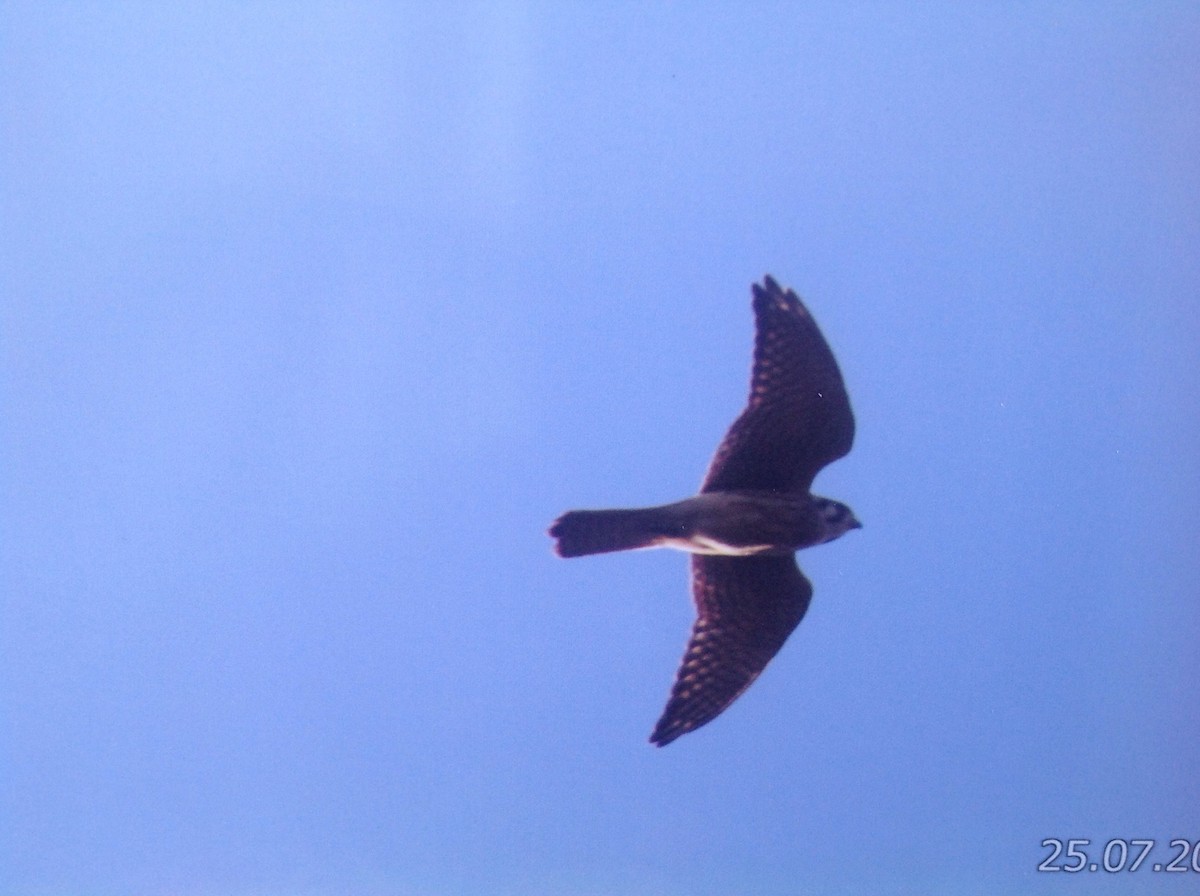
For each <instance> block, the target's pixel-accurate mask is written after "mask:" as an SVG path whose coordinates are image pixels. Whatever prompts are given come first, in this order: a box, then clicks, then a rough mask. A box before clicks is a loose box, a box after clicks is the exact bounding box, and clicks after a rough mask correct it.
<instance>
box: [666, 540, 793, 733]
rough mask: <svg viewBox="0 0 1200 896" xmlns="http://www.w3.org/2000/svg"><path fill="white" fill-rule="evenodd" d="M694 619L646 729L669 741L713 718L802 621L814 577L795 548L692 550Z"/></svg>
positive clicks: (763, 665)
mask: <svg viewBox="0 0 1200 896" xmlns="http://www.w3.org/2000/svg"><path fill="white" fill-rule="evenodd" d="M692 596H693V598H694V599H695V602H696V613H697V618H696V624H695V626H693V628H692V637H691V640H690V641H689V642H688V646H687V651H686V652H685V653H684V656H683V663H682V665H680V667H679V672H678V674H677V675H676V677H675V685H674V687H672V689H671V697H670V699H669V700H668V701H667V707H666V709H664V710H663V714H662V718H660V719H659V720H658V724H657V725H656V726H655V728H654V733H653V734H652V735H651V736H650V741H651V743H655V744H658V746H660V747H662V746H666V745H667V744H669V743H670V742H671V741H673V740H675V738H677V737H679V736H680V735H681V734H687V733H688V732H689V731H693V730H695V729H696V728H699V727H700V726H701V725H704V724H705V723H707V722H711V721H712V720H713V719H715V718H716V717H717V716H719V715H720V714H721V713H722V712H723V711H724V710H725V708H726V707H728V706H729V704H731V703H732V702H733V701H734V700H736V699H737V698H738V696H740V695H741V693H742V692H743V691H744V690H746V688H748V687H750V685H751V683H752V682H753V681H754V679H755V678H757V677H758V674H759V673H760V672H762V670H763V669H764V668H765V667H766V665H767V663H768V662H770V660H771V657H773V656H775V654H776V653H778V652H779V648H780V647H782V646H783V642H784V641H786V640H787V638H788V635H790V634H791V633H792V630H793V629H794V628H795V627H796V626H797V625H799V624H800V620H801V619H803V618H804V613H805V611H806V610H807V609H808V603H809V600H810V599H811V598H812V585H811V584H810V583H809V581H808V579H806V578H805V577H804V575H803V574H802V573H801V572H800V569H799V567H797V566H796V560H795V558H794V557H793V556H792V555H786V556H776V555H764V556H757V557H719V556H709V555H703V554H695V555H693V556H692Z"/></svg>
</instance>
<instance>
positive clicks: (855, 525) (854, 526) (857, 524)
mask: <svg viewBox="0 0 1200 896" xmlns="http://www.w3.org/2000/svg"><path fill="white" fill-rule="evenodd" d="M850 528H851V529H861V528H862V523H860V522H859V521H858V517H855V518H854V521H853V522H852V523H851V524H850Z"/></svg>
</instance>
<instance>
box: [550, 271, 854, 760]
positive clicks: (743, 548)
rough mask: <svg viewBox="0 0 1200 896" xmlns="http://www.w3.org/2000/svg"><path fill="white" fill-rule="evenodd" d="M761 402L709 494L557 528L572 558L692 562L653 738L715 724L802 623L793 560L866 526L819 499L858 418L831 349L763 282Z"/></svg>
mask: <svg viewBox="0 0 1200 896" xmlns="http://www.w3.org/2000/svg"><path fill="white" fill-rule="evenodd" d="M753 293H754V312H755V320H756V332H755V351H754V367H753V371H752V374H751V383H750V401H749V404H748V405H747V407H746V409H745V410H744V411H743V412H742V414H741V416H739V417H738V419H737V420H736V421H735V422H734V424H733V426H732V427H730V429H729V432H728V433H727V434H726V436H725V438H724V440H723V441H722V442H721V445H720V446H719V447H718V448H717V452H716V455H715V456H714V457H713V460H712V463H711V464H710V466H709V470H708V473H707V475H706V476H705V478H704V483H703V484H702V485H701V488H700V494H699V495H696V496H695V497H692V498H687V499H684V500H682V501H677V502H675V503H673V504H664V505H661V506H658V507H644V508H636V509H629V510H573V511H570V512H568V513H565V514H563V515H562V516H561V517H559V518H558V519H557V520H556V521H555V522H554V525H553V526H551V528H550V534H551V535H552V536H553V537H554V538H556V539H557V544H556V550H557V552H558V554H559V555H560V556H562V557H578V556H582V555H585V554H599V553H606V552H609V551H624V550H634V549H638V548H651V547H670V548H677V549H679V550H684V551H687V552H689V553H691V554H692V555H693V556H692V596H693V599H694V601H695V603H696V610H697V618H696V624H695V626H694V627H693V629H692V637H691V640H690V642H689V644H688V648H687V651H686V653H685V654H684V658H683V663H682V665H681V666H680V669H679V673H678V675H677V676H676V679H675V685H674V687H673V688H672V691H671V697H670V699H669V700H668V702H667V707H666V709H665V710H664V712H663V715H662V718H660V719H659V722H658V725H657V726H656V727H655V730H654V733H653V734H652V735H651V738H650V739H651V741H652V742H654V743H656V744H658V745H659V746H664V745H666V744H668V743H670V742H671V741H672V740H674V739H675V738H677V737H679V736H680V735H681V734H686V733H687V732H688V731H692V730H694V729H696V728H698V727H700V726H701V725H703V724H705V723H706V722H709V721H711V720H712V719H714V718H716V716H718V715H719V714H720V713H721V712H722V711H723V710H724V709H725V708H726V707H727V706H729V704H730V703H732V702H733V701H734V700H735V699H737V697H738V696H739V695H740V694H741V693H742V692H743V691H744V690H745V689H746V688H747V687H749V686H750V684H751V683H752V682H753V681H754V679H755V678H756V677H757V676H758V674H759V673H760V672H761V671H762V670H763V668H764V667H765V666H766V665H767V663H768V662H769V661H770V660H771V658H772V657H773V656H774V655H775V654H776V653H777V652H778V650H779V648H780V647H782V646H783V642H784V641H785V640H786V639H787V637H788V635H789V634H791V632H792V630H793V629H794V628H795V627H796V626H797V625H798V624H799V622H800V620H801V618H803V616H804V613H805V612H806V610H807V609H808V603H809V600H810V599H811V597H812V585H811V584H810V583H809V581H808V580H807V579H806V578H805V577H804V575H803V574H802V573H801V572H800V570H799V568H798V567H797V566H796V562H795V559H794V557H793V554H794V552H795V551H797V550H799V549H801V548H806V547H811V546H813V545H816V544H823V543H825V542H827V541H832V540H833V539H835V538H838V537H839V536H841V535H842V534H844V533H845V532H847V531H849V530H850V529H855V528H859V526H860V524H859V522H858V520H857V519H855V517H854V514H853V513H852V512H851V511H850V509H849V508H848V507H846V505H844V504H841V503H839V502H837V501H831V500H829V499H828V498H820V497H817V496H814V495H812V494H811V493H810V491H809V489H810V488H811V485H812V481H813V478H814V477H815V476H816V474H817V472H818V471H819V470H820V469H821V468H822V467H824V466H825V465H826V464H828V463H830V462H832V461H834V460H836V459H837V458H839V457H842V456H843V455H845V454H846V453H847V452H848V451H849V450H850V446H851V444H852V443H853V441H854V417H853V415H852V413H851V411H850V402H849V399H848V397H847V396H846V390H845V386H844V385H843V383H842V376H841V372H840V371H839V370H838V366H837V362H836V361H835V360H834V357H833V353H832V352H831V351H830V350H829V346H828V345H827V344H826V342H825V339H824V337H823V336H822V335H821V332H820V330H819V329H818V328H817V325H816V322H815V321H813V319H812V317H811V315H809V313H808V311H807V309H806V308H805V307H804V305H803V304H802V303H801V302H800V299H799V298H798V297H797V296H796V294H795V293H794V292H792V291H791V290H787V291H786V292H785V291H783V290H782V289H780V288H779V285H778V284H777V283H776V282H775V281H774V280H773V279H771V278H770V277H766V278H764V280H763V285H762V286H759V285H758V284H755V285H754V288H753Z"/></svg>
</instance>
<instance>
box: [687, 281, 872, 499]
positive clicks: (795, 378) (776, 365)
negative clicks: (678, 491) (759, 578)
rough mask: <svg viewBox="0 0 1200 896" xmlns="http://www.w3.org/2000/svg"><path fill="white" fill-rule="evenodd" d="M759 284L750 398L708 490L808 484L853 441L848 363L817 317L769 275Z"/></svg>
mask: <svg viewBox="0 0 1200 896" xmlns="http://www.w3.org/2000/svg"><path fill="white" fill-rule="evenodd" d="M753 292H754V316H755V337H754V367H753V372H752V373H751V376H750V401H749V403H748V404H747V406H746V409H745V410H744V411H742V414H741V416H740V417H738V418H737V420H736V421H734V424H733V426H731V427H730V428H729V432H728V433H726V434H725V438H724V440H723V441H722V442H721V445H720V447H718V448H717V453H716V454H715V455H714V456H713V459H712V462H711V463H710V464H709V468H708V473H707V475H706V476H705V477H704V484H703V485H702V486H701V487H700V490H701V491H702V492H712V491H725V490H730V489H760V490H778V491H799V492H807V491H808V490H809V488H810V487H811V485H812V481H813V478H814V477H815V476H816V475H817V472H818V471H819V470H820V469H821V468H822V467H824V466H825V465H826V464H828V463H831V462H833V461H835V460H837V459H838V458H839V457H842V456H843V455H845V454H846V453H847V452H848V451H849V450H850V446H851V444H853V442H854V415H853V413H851V411H850V399H849V398H848V397H847V395H846V386H845V384H844V383H843V382H842V374H841V371H839V370H838V365H837V361H836V360H835V359H834V357H833V352H832V351H830V349H829V345H828V343H826V342H825V337H824V336H822V335H821V331H820V329H819V328H818V327H817V323H816V321H814V320H813V318H812V315H811V314H809V313H808V309H807V308H805V307H804V304H803V303H802V302H801V301H800V299H799V297H798V296H797V295H796V294H795V293H794V292H793V291H792V290H790V289H789V290H787V291H786V292H785V291H783V290H782V289H780V287H779V284H778V283H776V282H775V281H774V280H772V279H771V278H770V277H765V278H763V284H762V285H761V286H759V285H758V284H757V283H756V284H754V287H753Z"/></svg>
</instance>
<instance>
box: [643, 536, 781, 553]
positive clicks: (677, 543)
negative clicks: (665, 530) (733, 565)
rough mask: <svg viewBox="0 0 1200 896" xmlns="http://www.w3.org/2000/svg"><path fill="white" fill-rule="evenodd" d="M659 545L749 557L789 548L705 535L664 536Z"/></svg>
mask: <svg viewBox="0 0 1200 896" xmlns="http://www.w3.org/2000/svg"><path fill="white" fill-rule="evenodd" d="M658 546H659V547H664V548H674V549H675V550H677V551H686V552H687V553H689V554H712V555H714V556H722V557H749V556H751V555H753V554H770V553H781V552H783V551H786V552H787V553H791V550H790V549H787V548H784V549H780V548H779V547H778V546H777V545H770V544H725V543H723V542H720V541H717V540H716V539H714V538H709V537H708V536H706V535H693V536H692V537H691V538H664V539H663V540H662V541H660V542H659V543H658Z"/></svg>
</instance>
